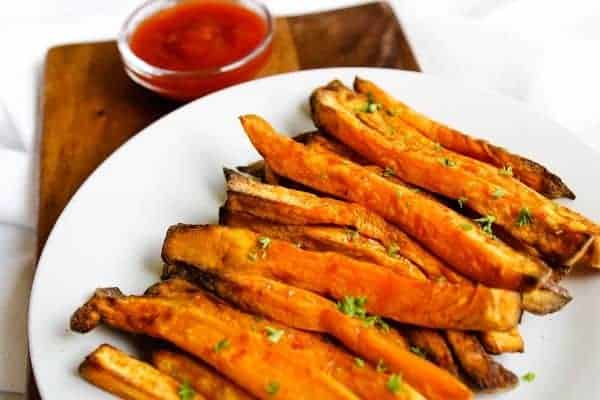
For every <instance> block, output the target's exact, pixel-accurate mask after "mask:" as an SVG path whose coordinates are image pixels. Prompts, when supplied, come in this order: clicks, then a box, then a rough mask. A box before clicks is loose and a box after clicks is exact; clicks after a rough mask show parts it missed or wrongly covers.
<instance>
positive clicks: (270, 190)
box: [225, 169, 464, 283]
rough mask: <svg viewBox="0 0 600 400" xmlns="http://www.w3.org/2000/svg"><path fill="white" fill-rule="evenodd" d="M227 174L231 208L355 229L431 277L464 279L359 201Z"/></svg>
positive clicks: (289, 220)
mask: <svg viewBox="0 0 600 400" xmlns="http://www.w3.org/2000/svg"><path fill="white" fill-rule="evenodd" d="M225 176H226V179H227V188H228V196H227V202H226V204H225V208H227V209H228V210H231V211H239V212H244V213H248V214H252V215H254V216H256V217H259V218H263V219H266V220H269V221H272V222H277V223H282V224H291V225H335V226H340V227H345V228H349V229H352V230H356V231H357V232H358V233H360V234H361V235H363V236H365V237H367V238H371V239H375V240H378V241H379V242H381V243H382V244H383V245H384V246H385V247H386V248H388V249H389V248H394V249H397V252H398V255H401V256H403V257H405V258H407V259H408V260H410V261H412V262H413V263H415V264H416V265H417V266H419V267H420V269H421V270H423V271H424V272H425V274H427V275H428V276H429V277H431V276H435V277H438V276H444V277H445V278H446V279H447V280H448V281H450V282H453V283H459V282H463V281H464V278H463V277H461V276H460V275H459V274H457V273H456V272H454V271H453V270H452V269H451V268H450V267H448V266H447V265H445V264H444V263H443V262H442V261H440V260H439V259H438V258H436V257H434V256H433V255H431V254H430V253H429V252H428V251H427V250H425V249H424V248H423V247H422V246H421V245H419V244H418V243H417V242H415V241H414V240H412V239H411V238H410V237H408V235H406V234H405V233H404V232H402V231H401V230H399V229H398V228H396V227H395V226H393V225H391V224H389V223H387V222H386V221H385V220H384V219H383V218H381V217H380V216H379V215H377V214H375V213H374V212H372V211H369V210H367V209H366V208H364V207H362V206H360V205H358V204H355V203H347V202H344V201H340V200H335V199H331V198H327V197H319V196H315V195H313V194H310V193H306V192H302V191H299V190H293V189H288V188H284V187H279V186H272V185H265V184H263V183H260V182H257V181H255V180H252V179H251V178H248V177H246V176H243V175H241V174H239V173H236V172H235V171H232V170H227V169H226V170H225Z"/></svg>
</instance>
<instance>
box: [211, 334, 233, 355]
mask: <svg viewBox="0 0 600 400" xmlns="http://www.w3.org/2000/svg"><path fill="white" fill-rule="evenodd" d="M230 345H231V344H230V343H229V340H227V338H223V339H221V340H219V341H218V342H217V343H215V345H214V347H213V350H214V351H215V353H219V352H220V351H221V350H225V349H228V348H229V346H230Z"/></svg>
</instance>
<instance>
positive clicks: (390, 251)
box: [387, 243, 400, 258]
mask: <svg viewBox="0 0 600 400" xmlns="http://www.w3.org/2000/svg"><path fill="white" fill-rule="evenodd" d="M399 250H400V248H399V247H398V245H397V244H396V243H392V244H390V245H389V246H388V248H387V255H388V256H390V257H394V258H398V257H399V254H398V251H399Z"/></svg>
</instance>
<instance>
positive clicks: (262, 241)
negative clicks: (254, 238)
mask: <svg viewBox="0 0 600 400" xmlns="http://www.w3.org/2000/svg"><path fill="white" fill-rule="evenodd" d="M270 245H271V238H268V237H266V236H261V237H259V238H258V246H259V247H260V248H261V249H262V250H266V249H268V248H269V246H270Z"/></svg>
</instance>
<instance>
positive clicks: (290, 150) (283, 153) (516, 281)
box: [242, 116, 550, 289]
mask: <svg viewBox="0 0 600 400" xmlns="http://www.w3.org/2000/svg"><path fill="white" fill-rule="evenodd" d="M242 124H243V125H244V128H245V130H246V132H247V134H248V136H249V137H250V140H251V141H252V143H253V144H254V146H255V147H256V148H257V150H258V151H259V152H260V153H261V154H262V156H263V157H264V158H265V159H266V160H267V161H268V162H269V164H270V165H271V167H272V168H273V169H274V170H275V171H277V173H279V174H280V175H284V176H287V177H288V178H290V179H293V180H296V181H299V182H301V183H303V184H305V185H308V186H311V187H315V188H317V189H319V190H321V191H323V192H328V193H330V194H333V195H335V196H338V197H342V198H346V199H349V200H351V201H355V202H357V203H360V204H362V205H363V206H366V207H368V208H370V209H371V210H375V211H377V212H378V213H379V214H381V215H382V216H384V217H385V218H387V219H388V220H390V221H392V222H395V223H396V224H398V225H399V226H400V228H402V229H403V230H404V231H406V232H407V233H408V234H410V235H411V236H413V237H415V238H417V239H418V240H420V241H421V242H422V243H423V244H425V246H426V247H428V248H429V249H430V250H431V251H432V252H433V253H435V254H436V255H437V256H439V257H440V258H442V259H444V260H445V261H447V262H448V263H449V264H451V265H452V266H453V267H454V268H455V269H456V270H457V271H458V272H460V273H462V274H464V275H466V276H467V277H469V278H472V279H473V280H475V281H477V282H481V283H484V284H486V285H488V286H492V287H500V288H505V289H523V288H527V287H531V286H537V285H538V284H539V283H540V282H541V281H543V280H544V279H546V278H547V277H548V275H549V274H550V269H549V268H548V267H547V266H546V265H544V264H543V263H542V262H541V261H539V260H536V259H534V258H531V257H529V256H526V255H524V254H520V253H518V252H516V251H514V250H513V249H511V248H510V247H509V246H507V245H506V244H504V243H503V242H501V241H500V240H496V239H494V238H493V237H491V236H490V235H488V234H486V233H485V232H483V231H482V230H480V229H475V227H474V223H473V221H471V220H469V219H467V218H465V217H463V216H461V215H459V214H458V213H456V212H454V211H452V210H450V209H449V208H447V207H445V206H443V205H442V204H440V203H439V202H437V201H434V200H433V199H431V198H429V197H428V196H423V195H422V194H421V193H418V192H415V191H413V190H410V189H408V188H406V187H404V186H402V185H398V184H394V183H392V182H389V181H388V180H386V179H385V178H383V177H381V176H378V175H377V174H374V173H372V172H369V171H368V170H366V169H365V168H364V167H362V166H358V165H356V164H353V163H351V162H349V161H347V160H344V159H341V158H339V157H338V156H333V155H330V154H324V153H320V152H314V151H311V150H308V149H306V148H305V147H304V146H303V145H301V144H299V143H296V142H294V141H293V140H291V139H288V138H286V137H284V136H281V135H278V134H277V133H276V132H275V131H274V130H273V128H271V127H270V126H269V124H268V123H266V122H265V121H264V120H262V119H261V118H259V117H256V116H247V117H242Z"/></svg>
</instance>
